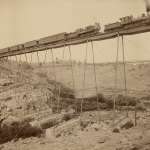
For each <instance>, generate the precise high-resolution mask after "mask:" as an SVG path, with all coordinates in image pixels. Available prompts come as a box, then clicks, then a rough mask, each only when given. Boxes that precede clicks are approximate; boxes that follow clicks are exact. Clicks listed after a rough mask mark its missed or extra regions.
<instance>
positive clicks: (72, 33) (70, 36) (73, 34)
mask: <svg viewBox="0 0 150 150" xmlns="http://www.w3.org/2000/svg"><path fill="white" fill-rule="evenodd" d="M77 37H78V33H77V32H71V33H68V34H67V40H69V39H74V38H77Z"/></svg>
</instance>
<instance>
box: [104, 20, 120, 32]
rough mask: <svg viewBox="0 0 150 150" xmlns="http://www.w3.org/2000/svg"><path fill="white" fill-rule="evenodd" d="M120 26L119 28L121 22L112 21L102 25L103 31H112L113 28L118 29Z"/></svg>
mask: <svg viewBox="0 0 150 150" xmlns="http://www.w3.org/2000/svg"><path fill="white" fill-rule="evenodd" d="M120 28H121V23H120V22H114V23H111V24H107V25H105V26H104V32H107V31H114V30H118V29H120Z"/></svg>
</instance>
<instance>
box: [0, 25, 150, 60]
mask: <svg viewBox="0 0 150 150" xmlns="http://www.w3.org/2000/svg"><path fill="white" fill-rule="evenodd" d="M144 32H150V25H142V26H139V27H133V28H132V27H131V28H130V29H124V30H121V31H118V32H113V33H105V32H104V33H99V34H97V35H95V36H91V37H86V38H80V39H74V40H70V41H62V42H58V43H57V44H47V45H44V46H43V45H42V46H40V45H37V46H35V47H33V48H27V49H24V48H23V49H22V50H16V51H10V52H8V53H1V54H0V58H3V57H8V56H14V55H20V54H25V53H32V52H36V51H44V50H46V49H51V48H52V49H55V48H60V47H64V45H65V46H69V45H78V44H82V43H85V42H87V41H102V40H107V39H113V38H115V37H117V36H118V34H119V35H120V36H122V35H133V34H140V33H144Z"/></svg>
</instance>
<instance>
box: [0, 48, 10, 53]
mask: <svg viewBox="0 0 150 150" xmlns="http://www.w3.org/2000/svg"><path fill="white" fill-rule="evenodd" d="M8 51H9V48H3V49H0V54H2V53H7V52H8Z"/></svg>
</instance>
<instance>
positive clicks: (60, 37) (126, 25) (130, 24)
mask: <svg viewBox="0 0 150 150" xmlns="http://www.w3.org/2000/svg"><path fill="white" fill-rule="evenodd" d="M145 25H146V26H147V25H148V26H149V25H150V15H149V14H148V13H147V14H142V15H141V16H140V17H136V18H134V17H133V16H132V15H131V16H125V17H122V18H120V20H119V21H117V22H114V23H111V24H107V25H104V32H101V26H100V24H99V23H95V24H94V25H90V26H86V27H85V28H80V29H77V30H75V31H74V32H71V33H66V32H63V33H59V34H55V35H52V36H48V37H44V38H41V39H38V40H33V41H29V42H26V43H23V44H18V45H15V46H11V47H7V48H4V49H0V54H6V53H8V52H13V51H19V50H25V49H32V48H35V47H39V46H46V45H51V44H54V45H55V44H58V43H65V42H68V41H74V40H80V39H83V38H88V37H92V36H96V35H101V34H102V35H103V34H105V33H106V34H107V33H114V32H118V33H119V32H120V31H123V30H125V29H126V30H127V29H134V28H136V27H140V26H145Z"/></svg>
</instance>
